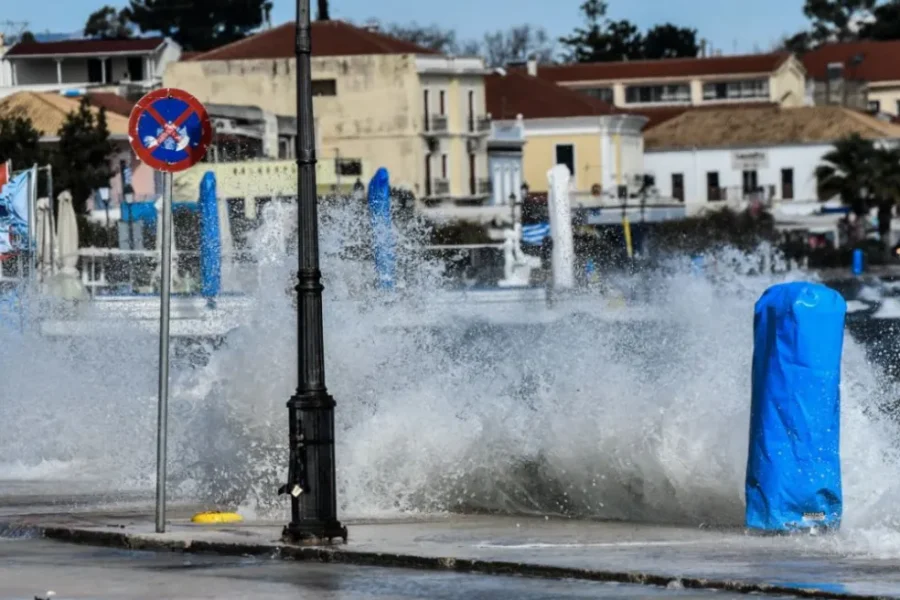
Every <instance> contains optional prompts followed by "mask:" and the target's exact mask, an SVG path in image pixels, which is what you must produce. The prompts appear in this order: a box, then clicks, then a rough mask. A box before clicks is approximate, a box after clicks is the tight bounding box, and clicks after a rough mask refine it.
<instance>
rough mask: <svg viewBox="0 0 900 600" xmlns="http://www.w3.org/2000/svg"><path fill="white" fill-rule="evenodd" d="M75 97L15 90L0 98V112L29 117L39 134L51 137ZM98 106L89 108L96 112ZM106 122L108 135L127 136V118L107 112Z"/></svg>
mask: <svg viewBox="0 0 900 600" xmlns="http://www.w3.org/2000/svg"><path fill="white" fill-rule="evenodd" d="M79 100H80V99H79V98H67V97H65V96H61V95H59V94H41V93H38V92H16V93H15V94H12V95H9V96H6V97H5V98H3V99H0V115H4V116H8V115H13V114H22V115H24V116H26V117H28V118H29V119H30V120H31V123H32V125H34V128H35V129H37V130H38V131H40V132H41V134H42V135H43V136H46V137H54V136H56V135H57V133H58V132H59V130H60V128H61V127H62V125H63V123H65V121H66V117H67V116H68V114H69V113H71V112H74V111H76V110H78V102H79ZM98 110H99V109H98V108H96V107H92V108H91V111H92V112H93V113H94V114H96V113H97V112H98ZM106 123H107V125H108V126H109V132H110V134H112V135H117V136H127V135H128V119H127V118H126V117H124V116H120V115H118V114H116V113H111V112H107V114H106Z"/></svg>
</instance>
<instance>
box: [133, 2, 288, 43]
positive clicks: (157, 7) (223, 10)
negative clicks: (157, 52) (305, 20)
mask: <svg viewBox="0 0 900 600" xmlns="http://www.w3.org/2000/svg"><path fill="white" fill-rule="evenodd" d="M125 10H126V15H127V17H128V19H129V20H130V21H131V22H133V23H134V24H135V25H137V26H138V27H139V28H140V30H141V31H142V32H144V33H147V32H160V33H162V34H163V35H165V36H167V37H170V38H172V39H173V40H175V41H176V42H178V44H180V45H181V47H182V48H183V49H184V50H187V51H193V52H197V51H204V50H211V49H212V48H216V47H218V46H222V45H224V44H230V43H231V42H236V41H238V40H241V39H244V38H245V37H247V36H248V35H249V34H250V33H251V32H252V31H253V30H255V29H257V28H259V27H260V26H261V25H262V24H263V23H264V22H266V21H267V20H268V15H269V14H270V12H271V10H272V1H271V0H193V1H191V2H186V1H185V0H130V3H129V5H128V8H127V9H125Z"/></svg>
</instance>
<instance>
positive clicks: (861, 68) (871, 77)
mask: <svg viewBox="0 0 900 600" xmlns="http://www.w3.org/2000/svg"><path fill="white" fill-rule="evenodd" d="M898 56H900V40H891V41H885V42H876V41H861V42H847V43H841V44H826V45H824V46H821V47H819V48H817V49H815V50H813V51H811V52H807V53H806V54H805V55H804V56H803V64H804V65H805V66H806V70H807V72H808V73H809V75H808V81H809V83H808V87H807V93H808V95H809V98H810V100H811V101H812V102H813V103H815V104H817V105H825V104H831V105H840V106H846V107H850V108H856V109H859V110H865V111H868V112H871V113H884V114H888V115H893V116H895V117H897V116H900V62H898V61H897V57H898Z"/></svg>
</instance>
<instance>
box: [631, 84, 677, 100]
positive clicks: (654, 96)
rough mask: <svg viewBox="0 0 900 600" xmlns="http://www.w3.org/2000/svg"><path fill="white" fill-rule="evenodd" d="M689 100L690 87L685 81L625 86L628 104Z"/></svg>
mask: <svg viewBox="0 0 900 600" xmlns="http://www.w3.org/2000/svg"><path fill="white" fill-rule="evenodd" d="M690 101H691V87H690V85H688V84H686V83H678V84H672V85H632V86H629V87H627V88H625V102H627V103H628V104H662V103H676V102H690Z"/></svg>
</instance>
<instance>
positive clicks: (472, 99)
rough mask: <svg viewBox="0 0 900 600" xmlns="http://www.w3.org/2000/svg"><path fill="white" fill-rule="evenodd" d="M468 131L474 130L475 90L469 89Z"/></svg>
mask: <svg viewBox="0 0 900 600" xmlns="http://www.w3.org/2000/svg"><path fill="white" fill-rule="evenodd" d="M469 131H475V90H469ZM472 193H473V194H474V193H475V192H472Z"/></svg>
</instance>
